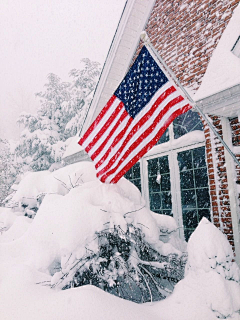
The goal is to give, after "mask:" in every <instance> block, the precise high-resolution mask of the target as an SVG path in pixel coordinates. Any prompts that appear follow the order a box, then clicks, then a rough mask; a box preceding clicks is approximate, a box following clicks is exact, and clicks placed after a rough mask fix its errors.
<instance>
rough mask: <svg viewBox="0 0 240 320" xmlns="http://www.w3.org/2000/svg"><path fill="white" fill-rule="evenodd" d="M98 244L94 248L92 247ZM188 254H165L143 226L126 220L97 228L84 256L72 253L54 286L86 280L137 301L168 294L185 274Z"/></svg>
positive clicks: (162, 297)
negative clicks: (124, 226)
mask: <svg viewBox="0 0 240 320" xmlns="http://www.w3.org/2000/svg"><path fill="white" fill-rule="evenodd" d="M93 248H95V250H94V249H93ZM185 258H186V257H185V256H178V255H177V254H176V253H169V254H168V255H166V256H164V255H162V254H160V253H159V252H158V251H157V250H155V249H154V246H152V245H151V244H149V243H148V242H147V241H146V240H145V236H144V233H143V232H142V230H141V229H140V228H136V227H135V226H133V225H132V224H127V230H126V231H124V230H122V229H121V227H120V226H117V225H114V226H113V228H108V227H107V226H106V228H105V229H104V230H102V231H100V232H97V233H96V235H95V238H94V239H93V241H92V243H91V249H90V248H89V247H86V252H85V254H84V256H83V257H80V258H77V257H76V256H72V255H70V257H69V259H68V260H67V262H66V263H65V264H64V267H63V268H62V270H61V272H58V273H57V274H55V276H54V277H53V280H52V287H58V288H59V287H60V288H62V289H68V288H73V287H79V286H83V285H87V284H91V285H95V286H97V287H99V288H101V289H103V290H105V291H107V292H109V293H112V294H114V295H117V296H119V297H121V298H124V299H127V300H131V301H134V302H138V303H143V302H148V301H158V300H161V299H164V298H166V297H167V296H168V295H169V294H170V293H171V292H172V290H173V288H174V285H175V284H176V283H177V282H178V281H180V280H181V279H182V278H183V274H184V267H185Z"/></svg>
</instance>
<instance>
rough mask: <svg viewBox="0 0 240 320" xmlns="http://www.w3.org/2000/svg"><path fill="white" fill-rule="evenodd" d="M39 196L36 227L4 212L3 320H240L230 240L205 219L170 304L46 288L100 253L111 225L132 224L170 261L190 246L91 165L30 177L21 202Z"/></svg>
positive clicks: (132, 192) (88, 289)
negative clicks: (72, 265) (71, 263)
mask: <svg viewBox="0 0 240 320" xmlns="http://www.w3.org/2000/svg"><path fill="white" fill-rule="evenodd" d="M52 191H54V194H52V193H53V192H52ZM39 192H43V193H46V196H45V198H44V199H43V201H42V203H41V205H40V207H39V210H38V212H37V214H36V217H35V218H34V220H32V219H29V218H26V217H23V216H21V215H20V214H21V213H18V212H12V211H11V210H10V209H5V208H1V209H0V222H2V224H4V225H6V226H7V228H8V230H7V231H4V232H2V234H1V235H0V297H1V299H0V319H1V320H15V319H19V320H22V319H24V320H28V319H29V320H30V319H35V320H38V319H39V320H45V319H46V320H51V319H58V320H61V319H64V320H65V319H88V320H95V319H98V320H103V319H104V320H107V319H111V320H112V319H121V320H124V319H128V320H129V319H130V320H131V319H132V320H135V319H136V320H137V319H138V320H141V319H144V320H146V319H151V320H157V319H158V320H159V319H164V320H172V319H176V320H192V319H196V320H202V319H204V320H216V319H218V317H220V318H221V317H222V318H223V317H225V319H229V320H230V319H235V320H236V319H239V314H238V313H237V311H238V310H240V299H238V298H240V287H239V283H238V281H239V269H238V267H237V265H236V263H234V262H232V258H233V254H232V251H231V247H230V245H229V243H228V241H227V240H226V238H225V236H223V234H222V233H221V232H220V231H219V230H218V229H217V228H215V227H214V226H213V225H212V224H211V223H210V222H209V221H208V220H206V219H203V220H202V221H201V222H200V224H199V226H198V228H197V229H196V230H195V232H194V233H193V234H192V236H191V237H190V240H189V243H188V248H187V251H188V255H189V260H188V264H187V269H186V275H185V278H184V279H183V280H181V281H180V282H179V283H178V284H177V285H176V286H175V289H174V291H173V293H172V294H171V295H170V296H169V297H168V298H166V299H165V300H162V301H160V302H155V303H153V304H149V303H147V304H143V305H139V304H135V303H133V302H129V301H126V300H123V299H120V298H118V297H115V296H113V295H110V294H109V293H106V292H104V291H102V290H100V289H98V288H95V287H92V286H90V285H88V286H83V287H79V288H72V289H68V290H63V291H62V290H58V289H51V288H50V287H49V286H45V285H46V284H49V283H50V281H51V280H52V279H53V278H52V275H53V274H55V275H54V276H58V274H57V272H56V271H58V268H59V266H60V265H62V266H64V264H65V262H66V261H67V260H68V259H69V257H70V256H71V254H72V255H75V256H76V257H78V258H80V257H81V255H82V254H83V253H84V251H85V247H86V246H88V248H90V249H93V250H94V248H92V247H91V240H92V239H93V237H94V235H95V232H96V231H98V230H99V231H100V230H102V229H103V228H106V225H108V226H111V225H112V224H115V225H119V226H121V228H122V229H123V230H124V228H125V227H126V223H127V222H128V223H130V222H131V223H132V224H133V225H137V226H139V227H140V228H142V230H143V231H144V233H145V237H146V239H147V240H148V241H149V242H150V243H152V244H153V245H155V246H156V247H158V249H159V251H160V252H165V253H167V254H168V253H170V252H171V253H177V254H181V251H183V250H182V248H183V247H184V243H183V242H182V241H181V240H180V239H179V238H178V236H177V224H176V222H175V221H174V219H173V218H171V217H169V216H162V215H157V214H155V213H153V212H151V211H150V210H149V209H148V208H147V207H146V204H145V201H144V199H143V198H142V197H141V194H140V192H139V190H138V189H137V188H136V187H135V186H134V185H133V184H132V183H130V182H129V181H127V180H126V179H124V178H122V179H121V180H120V181H119V182H118V183H117V184H115V185H106V184H102V183H101V182H99V181H98V180H97V179H96V176H95V169H94V166H93V164H92V163H90V162H81V163H76V164H73V165H70V166H66V167H64V168H61V169H59V170H56V171H54V172H51V173H50V172H48V171H43V172H37V173H35V175H32V174H30V173H29V174H28V175H26V177H25V178H24V179H23V180H22V184H20V185H19V188H18V190H17V193H16V194H17V196H16V195H15V196H16V199H22V198H23V197H24V196H26V195H27V196H29V197H33V196H34V197H36V196H37V195H38V194H39ZM30 221H32V222H30ZM161 236H164V237H166V238H165V240H164V241H160V240H162V239H161ZM159 238H160V240H159Z"/></svg>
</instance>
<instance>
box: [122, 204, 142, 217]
mask: <svg viewBox="0 0 240 320" xmlns="http://www.w3.org/2000/svg"><path fill="white" fill-rule="evenodd" d="M143 208H145V206H143V207H142V208H140V209H136V210H133V211H129V212H126V213H124V215H123V216H124V218H125V216H126V215H127V214H129V213H132V212H137V211H140V210H142V209H143Z"/></svg>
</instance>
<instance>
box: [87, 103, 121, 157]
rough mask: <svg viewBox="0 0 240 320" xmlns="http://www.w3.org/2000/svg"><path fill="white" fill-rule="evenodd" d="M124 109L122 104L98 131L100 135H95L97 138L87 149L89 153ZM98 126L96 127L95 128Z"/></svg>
mask: <svg viewBox="0 0 240 320" xmlns="http://www.w3.org/2000/svg"><path fill="white" fill-rule="evenodd" d="M123 108H124V104H123V103H122V102H120V103H119V104H118V106H117V107H116V109H114V110H113V113H112V114H111V116H110V117H109V118H108V119H107V121H106V122H105V123H104V125H103V126H102V128H101V129H100V130H99V131H98V133H97V134H96V135H95V137H94V138H93V139H92V141H91V142H90V143H89V144H88V146H87V147H86V148H85V150H86V151H87V152H89V151H90V150H91V149H92V147H93V146H94V145H95V143H96V142H98V141H99V139H100V138H101V137H102V136H103V135H104V133H105V132H106V131H107V129H108V128H109V127H110V125H111V124H112V122H113V121H114V119H116V117H117V115H118V114H119V112H120V111H121V110H122V109H123ZM96 126H97V124H96V125H95V127H96Z"/></svg>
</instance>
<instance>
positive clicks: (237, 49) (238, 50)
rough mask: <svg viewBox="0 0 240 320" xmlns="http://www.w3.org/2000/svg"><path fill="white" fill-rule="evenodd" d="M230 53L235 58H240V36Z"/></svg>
mask: <svg viewBox="0 0 240 320" xmlns="http://www.w3.org/2000/svg"><path fill="white" fill-rule="evenodd" d="M231 51H232V53H233V54H234V55H235V56H237V57H238V58H240V36H239V37H238V39H237V41H236V42H235V44H234V46H233V47H232V50H231Z"/></svg>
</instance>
